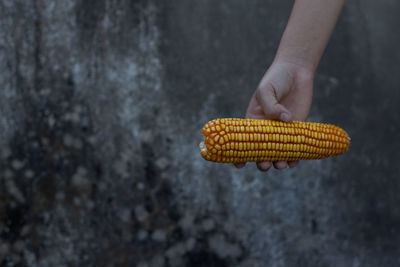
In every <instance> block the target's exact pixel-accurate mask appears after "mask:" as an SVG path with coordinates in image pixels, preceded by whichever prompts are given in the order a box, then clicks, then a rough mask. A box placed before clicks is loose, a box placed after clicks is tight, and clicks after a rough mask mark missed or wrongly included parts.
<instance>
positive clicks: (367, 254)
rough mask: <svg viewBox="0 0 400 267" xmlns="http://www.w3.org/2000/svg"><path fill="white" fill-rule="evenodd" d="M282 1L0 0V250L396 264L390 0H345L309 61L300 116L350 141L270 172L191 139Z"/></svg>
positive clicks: (225, 107) (243, 262) (239, 82)
mask: <svg viewBox="0 0 400 267" xmlns="http://www.w3.org/2000/svg"><path fill="white" fill-rule="evenodd" d="M291 5H292V1H272V0H269V1H258V0H255V1H245V0H229V1H228V0H219V1H211V0H202V1H184V0H175V1H155V0H152V1H144V0H137V1H128V0H122V1H112V0H96V1H94V0H93V1H91V0H86V1H84V0H73V1H61V0H56V1H54V0H53V1H47V0H32V1H25V0H2V1H0V14H1V16H0V73H1V75H0V88H1V89H0V112H1V113H0V145H1V149H0V159H1V162H0V263H1V264H0V265H4V266H366V267H369V266H371V267H372V266H396V265H398V264H399V261H400V256H399V255H400V251H399V246H398V244H399V242H400V208H399V205H398V203H399V202H400V194H399V193H398V192H399V189H400V181H399V180H398V176H399V173H400V167H399V164H398V161H399V159H400V152H399V151H400V145H399V144H400V143H399V142H397V137H398V132H399V131H400V121H399V120H398V119H397V116H398V114H399V107H398V106H397V104H398V102H399V100H400V92H399V89H398V87H399V84H400V78H399V77H400V76H399V75H397V73H398V72H399V71H400V64H399V62H400V52H399V50H398V49H397V48H398V47H399V45H400V38H399V36H398V34H397V33H398V28H397V26H398V24H399V19H398V16H397V13H398V10H399V8H400V3H399V2H398V1H395V0H388V1H380V2H379V3H378V2H377V1H372V0H368V1H361V0H355V1H348V3H347V5H346V7H345V10H344V12H343V14H342V16H341V18H340V21H339V23H338V25H337V28H336V30H335V32H334V35H333V37H332V40H331V42H330V44H329V46H328V48H327V51H326V53H325V55H324V58H323V59H322V62H321V64H320V68H319V69H318V73H317V75H316V80H315V91H314V93H315V94H314V101H313V106H312V110H311V114H310V117H309V120H310V121H324V122H331V123H334V124H337V125H339V126H341V127H343V128H345V129H346V130H347V131H348V133H349V134H350V136H351V137H352V144H351V148H350V151H349V152H348V153H346V154H344V155H343V156H340V157H337V158H331V159H326V160H322V161H313V162H301V164H300V165H299V166H298V167H296V168H294V169H287V170H284V171H276V170H272V171H270V172H268V173H267V174H265V173H260V172H258V171H257V170H256V168H255V166H253V165H251V164H249V165H248V166H247V167H246V168H245V169H242V170H237V169H234V168H233V167H232V166H230V165H222V166H221V165H217V164H212V163H207V162H205V161H203V160H202V159H201V158H200V156H199V150H198V147H197V144H198V143H199V141H200V140H201V134H200V129H201V127H202V125H203V124H204V123H205V122H207V121H208V120H210V119H213V118H216V117H223V116H231V117H236V116H239V117H240V116H243V115H244V111H245V108H246V106H247V103H248V101H249V98H250V96H251V94H252V93H253V90H254V89H255V87H256V86H257V83H258V82H259V80H260V78H261V77H262V75H263V73H264V71H265V70H266V68H267V67H268V65H269V64H270V62H271V60H272V58H273V56H274V52H275V50H276V48H277V45H278V42H279V39H280V35H281V33H282V31H283V29H284V27H285V24H286V21H287V18H288V16H289V12H290V8H291Z"/></svg>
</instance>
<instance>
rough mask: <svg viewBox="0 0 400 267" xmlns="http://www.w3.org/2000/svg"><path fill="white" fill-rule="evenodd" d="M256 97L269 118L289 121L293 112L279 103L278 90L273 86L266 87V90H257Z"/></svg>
mask: <svg viewBox="0 0 400 267" xmlns="http://www.w3.org/2000/svg"><path fill="white" fill-rule="evenodd" d="M256 99H257V101H258V103H259V104H260V106H261V107H262V109H263V111H264V114H265V116H266V117H267V119H274V120H281V121H285V122H289V121H291V119H292V114H291V113H290V111H289V110H287V108H285V107H284V106H283V105H281V104H279V101H278V99H277V96H276V92H275V90H274V88H273V87H272V86H268V87H266V88H265V89H264V90H257V91H256Z"/></svg>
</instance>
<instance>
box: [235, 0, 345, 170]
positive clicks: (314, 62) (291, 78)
mask: <svg viewBox="0 0 400 267" xmlns="http://www.w3.org/2000/svg"><path fill="white" fill-rule="evenodd" d="M344 2H345V0H296V1H295V4H294V6H293V10H292V13H291V15H290V18H289V22H288V24H287V26H286V29H285V32H284V33H283V36H282V39H281V42H280V44H279V48H278V51H277V52H276V55H275V59H274V61H273V63H272V65H271V66H270V67H269V68H268V70H267V72H266V73H265V75H264V77H263V78H262V79H261V81H260V84H259V85H258V88H257V89H256V91H255V92H254V94H253V96H252V98H251V99H250V103H249V106H248V108H247V112H246V118H257V119H278V120H283V121H290V120H301V121H304V120H306V119H307V116H308V113H309V111H310V107H311V101H312V91H313V81H314V75H315V71H316V69H317V67H318V64H319V61H320V59H321V57H322V54H323V52H324V50H325V48H326V45H327V43H328V41H329V39H330V36H331V34H332V31H333V29H334V27H335V24H336V22H337V19H338V17H339V14H340V12H341V10H342V8H343V5H344ZM273 164H274V166H275V168H277V169H284V168H286V167H287V166H289V167H294V166H295V165H296V164H297V162H286V161H279V162H274V163H273ZM243 166H244V164H236V167H238V168H240V167H243ZM257 167H258V168H259V169H260V170H262V171H266V170H268V169H269V168H270V167H271V162H258V163H257Z"/></svg>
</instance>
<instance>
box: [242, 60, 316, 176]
mask: <svg viewBox="0 0 400 267" xmlns="http://www.w3.org/2000/svg"><path fill="white" fill-rule="evenodd" d="M313 80H314V73H313V71H312V70H310V69H308V68H306V67H305V66H301V65H298V64H294V63H287V62H276V63H273V64H272V65H271V67H270V68H269V69H268V70H267V72H266V73H265V75H264V77H263V78H262V79H261V82H260V84H259V85H258V88H257V89H256V91H255V92H254V94H253V96H252V97H251V99H250V103H249V106H248V108H247V112H246V118H249V119H275V120H282V121H286V122H288V121H291V120H298V121H304V120H306V119H307V116H308V113H309V111H310V107H311V101H312V90H313ZM297 163H298V161H289V162H286V161H277V162H273V165H274V167H275V168H276V169H279V170H282V169H285V168H286V167H287V166H289V167H291V168H292V167H294V166H296V165H297ZM244 165H245V163H238V164H235V166H236V167H237V168H242V167H244ZM271 166H272V164H271V162H257V167H258V169H259V170H261V171H268V170H269V168H270V167H271Z"/></svg>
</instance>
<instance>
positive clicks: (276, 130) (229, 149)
mask: <svg viewBox="0 0 400 267" xmlns="http://www.w3.org/2000/svg"><path fill="white" fill-rule="evenodd" d="M201 132H202V134H203V135H204V136H205V139H204V141H203V142H201V143H200V145H199V146H200V150H201V155H202V157H203V158H204V159H205V160H208V161H214V162H221V163H240V162H261V161H281V160H283V161H295V160H311V159H323V158H327V157H330V156H337V155H340V154H342V153H344V152H346V151H347V150H348V148H349V144H350V138H349V136H348V135H347V133H346V132H345V131H344V130H343V129H342V128H340V127H337V126H334V125H330V124H323V123H316V122H300V121H292V122H280V121H273V120H255V119H236V118H225V119H216V120H212V121H209V122H208V123H207V124H206V125H204V127H203V129H202V130H201Z"/></svg>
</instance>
